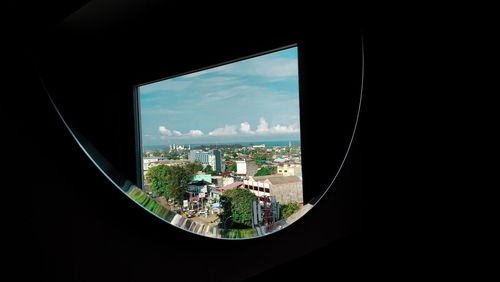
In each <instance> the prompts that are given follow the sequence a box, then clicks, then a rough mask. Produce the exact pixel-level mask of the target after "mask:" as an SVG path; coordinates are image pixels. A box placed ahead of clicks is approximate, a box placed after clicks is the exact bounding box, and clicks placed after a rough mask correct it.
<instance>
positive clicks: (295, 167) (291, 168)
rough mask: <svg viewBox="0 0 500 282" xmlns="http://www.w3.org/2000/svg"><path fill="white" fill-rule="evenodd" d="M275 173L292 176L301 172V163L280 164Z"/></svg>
mask: <svg viewBox="0 0 500 282" xmlns="http://www.w3.org/2000/svg"><path fill="white" fill-rule="evenodd" d="M276 173H277V174H281V175H284V176H294V175H297V174H301V173H302V165H300V164H290V165H287V164H285V165H282V166H278V171H277V172H276Z"/></svg>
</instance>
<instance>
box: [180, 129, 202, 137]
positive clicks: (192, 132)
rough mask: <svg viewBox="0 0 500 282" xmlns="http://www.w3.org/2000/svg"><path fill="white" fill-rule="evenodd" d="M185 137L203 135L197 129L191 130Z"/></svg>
mask: <svg viewBox="0 0 500 282" xmlns="http://www.w3.org/2000/svg"><path fill="white" fill-rule="evenodd" d="M185 135H186V136H203V135H204V134H203V131H201V130H199V129H191V130H189V132H188V133H186V134H185Z"/></svg>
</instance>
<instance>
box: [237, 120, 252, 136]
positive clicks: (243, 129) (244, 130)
mask: <svg viewBox="0 0 500 282" xmlns="http://www.w3.org/2000/svg"><path fill="white" fill-rule="evenodd" d="M240 131H241V132H242V133H243V134H250V135H253V134H255V131H252V130H251V129H250V124H249V123H248V122H246V121H245V122H242V123H240Z"/></svg>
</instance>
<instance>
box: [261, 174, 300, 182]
mask: <svg viewBox="0 0 500 282" xmlns="http://www.w3.org/2000/svg"><path fill="white" fill-rule="evenodd" d="M252 178H253V179H254V180H255V181H258V182H264V181H266V179H267V180H269V182H271V184H285V183H294V182H301V181H302V180H301V179H300V177H298V176H283V175H279V174H273V175H264V176H254V177H252Z"/></svg>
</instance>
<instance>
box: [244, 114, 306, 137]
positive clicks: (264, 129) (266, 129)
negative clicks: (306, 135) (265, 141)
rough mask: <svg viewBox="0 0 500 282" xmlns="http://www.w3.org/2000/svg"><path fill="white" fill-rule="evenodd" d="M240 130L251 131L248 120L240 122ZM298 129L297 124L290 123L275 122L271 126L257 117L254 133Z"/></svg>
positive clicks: (281, 132) (295, 130)
mask: <svg viewBox="0 0 500 282" xmlns="http://www.w3.org/2000/svg"><path fill="white" fill-rule="evenodd" d="M240 130H241V131H242V132H244V131H245V130H248V131H249V132H252V131H251V130H250V124H248V122H244V123H241V127H240ZM299 132H300V129H299V127H298V126H297V124H292V125H288V126H286V125H281V124H276V125H274V126H272V127H269V124H268V123H267V121H266V120H265V119H264V118H263V117H261V118H260V119H259V125H258V126H257V130H256V131H255V134H258V135H267V134H286V133H299Z"/></svg>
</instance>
